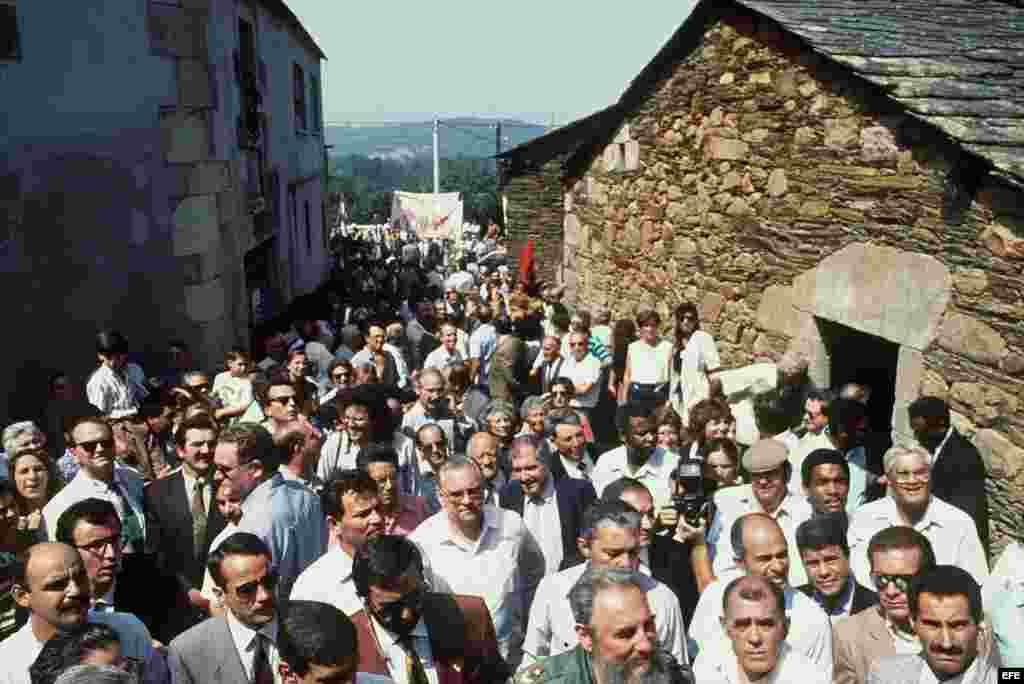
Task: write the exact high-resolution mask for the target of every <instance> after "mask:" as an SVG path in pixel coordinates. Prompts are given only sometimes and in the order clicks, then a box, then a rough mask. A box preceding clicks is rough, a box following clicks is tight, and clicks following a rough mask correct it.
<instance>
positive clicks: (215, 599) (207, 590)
mask: <svg viewBox="0 0 1024 684" xmlns="http://www.w3.org/2000/svg"><path fill="white" fill-rule="evenodd" d="M237 531H238V524H237V523H226V524H225V525H224V529H223V530H221V531H220V533H219V534H218V535H217V536H216V537H214V538H213V541H212V542H211V543H210V553H213V552H214V551H216V550H217V548H218V547H219V546H220V545H221V544H223V543H224V540H225V539H227V538H228V537H230V536H231V535H233V534H234V533H235V532H237ZM215 586H216V585H215V584H214V583H213V575H211V574H210V570H209V569H206V570H204V571H203V588H202V589H200V590H199V593H200V594H202V596H203V598H204V599H206V600H207V601H209V602H210V604H211V605H213V606H216V607H217V608H220V607H221V606H222V605H224V601H223V600H222V599H221V597H220V596H218V595H217V594H216V593H215V592H214V591H213V588H214V587H215Z"/></svg>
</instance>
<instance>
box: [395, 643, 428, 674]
mask: <svg viewBox="0 0 1024 684" xmlns="http://www.w3.org/2000/svg"><path fill="white" fill-rule="evenodd" d="M412 642H413V636H412V635H411V634H410V635H408V636H406V637H403V638H402V639H400V640H399V642H398V644H399V646H401V647H402V650H403V651H405V680H406V681H407V682H408V683H409V684H429V681H428V680H427V672H426V670H424V669H423V661H422V660H420V655H419V654H418V653H417V652H416V648H415V647H414V646H413V643H412Z"/></svg>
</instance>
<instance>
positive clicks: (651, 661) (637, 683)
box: [513, 568, 693, 684]
mask: <svg viewBox="0 0 1024 684" xmlns="http://www.w3.org/2000/svg"><path fill="white" fill-rule="evenodd" d="M568 598H569V604H570V606H571V608H572V616H573V618H574V619H575V622H576V632H577V635H578V640H579V644H578V645H577V646H576V647H575V648H573V649H572V650H569V651H566V652H564V653H561V654H559V655H556V656H551V657H550V658H546V659H544V660H543V661H542V662H540V663H537V664H535V665H532V666H531V667H529V668H526V669H525V670H523V671H521V672H520V673H519V674H518V675H517V676H516V678H515V679H514V680H513V682H514V684H540V683H542V682H558V683H559V684H587V683H589V682H594V683H595V684H681V683H682V682H692V681H693V678H692V676H691V675H690V673H689V671H688V670H686V669H684V668H682V667H680V666H679V664H678V663H677V662H676V660H675V659H674V658H673V657H672V655H671V654H670V653H668V652H667V651H664V650H661V649H660V644H659V643H658V635H657V630H656V628H655V624H654V622H655V616H654V614H653V613H652V611H651V608H650V605H649V604H648V602H647V594H646V593H645V592H644V576H643V575H641V574H640V573H638V572H637V571H636V570H630V569H619V568H591V569H589V570H587V572H585V573H584V574H583V575H582V576H581V577H580V579H579V581H577V582H576V584H575V585H573V587H572V589H570V591H569V595H568Z"/></svg>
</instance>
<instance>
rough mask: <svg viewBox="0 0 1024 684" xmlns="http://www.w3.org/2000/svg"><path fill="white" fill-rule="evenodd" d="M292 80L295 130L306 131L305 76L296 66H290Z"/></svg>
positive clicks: (300, 68)
mask: <svg viewBox="0 0 1024 684" xmlns="http://www.w3.org/2000/svg"><path fill="white" fill-rule="evenodd" d="M292 78H293V80H294V81H295V90H294V92H295V130H297V131H305V130H306V75H305V74H304V73H303V72H302V67H300V66H299V65H298V64H294V65H292Z"/></svg>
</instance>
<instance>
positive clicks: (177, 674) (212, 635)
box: [168, 617, 249, 684]
mask: <svg viewBox="0 0 1024 684" xmlns="http://www.w3.org/2000/svg"><path fill="white" fill-rule="evenodd" d="M168 664H169V665H170V668H171V675H172V677H173V681H174V684H207V683H210V684H217V683H218V682H222V683H223V684H247V683H248V682H249V678H248V677H247V676H246V674H245V668H244V667H243V666H242V659H241V657H239V655H238V649H237V648H235V642H234V640H233V639H232V638H231V631H230V630H229V629H228V621H227V619H225V618H223V617H215V618H210V619H209V620H205V621H204V622H201V623H200V624H198V625H196V626H195V627H193V628H192V629H190V630H188V631H187V632H185V633H184V634H182V635H181V636H179V637H178V638H176V639H175V640H174V641H172V642H171V646H170V650H169V653H168Z"/></svg>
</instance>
